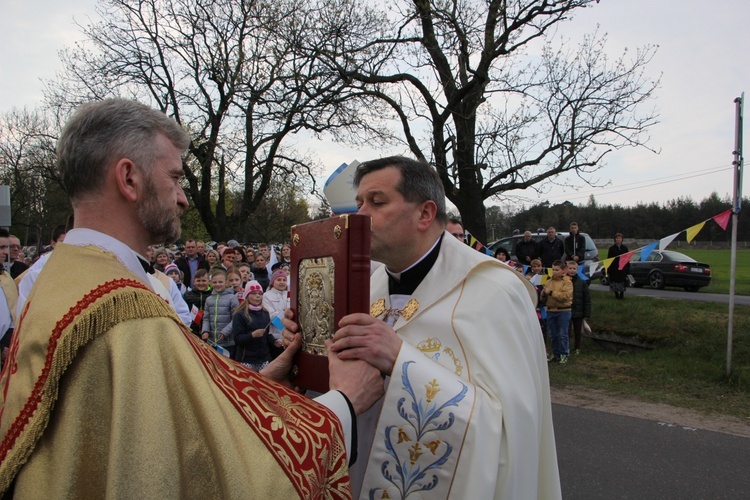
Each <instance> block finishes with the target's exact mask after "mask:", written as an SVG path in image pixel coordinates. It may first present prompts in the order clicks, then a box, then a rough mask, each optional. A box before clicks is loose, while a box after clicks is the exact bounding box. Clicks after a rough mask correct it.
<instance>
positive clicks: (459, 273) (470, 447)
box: [284, 157, 561, 499]
mask: <svg viewBox="0 0 750 500" xmlns="http://www.w3.org/2000/svg"><path fill="white" fill-rule="evenodd" d="M354 186H355V187H357V196H356V201H357V206H358V207H359V213H361V214H364V215H369V216H370V217H372V259H373V260H375V261H378V262H382V263H383V264H384V265H383V266H380V267H379V268H378V269H376V270H375V271H374V273H373V274H372V277H371V284H370V286H371V288H370V298H371V306H370V314H352V315H348V316H345V317H344V318H343V319H342V320H341V322H340V323H339V327H340V329H339V330H338V331H337V332H336V334H335V336H334V344H333V346H332V348H331V351H332V352H336V353H338V355H339V357H340V358H341V359H345V358H346V359H363V360H367V361H368V362H369V363H371V364H372V365H373V366H376V367H377V368H378V369H379V370H380V371H381V373H382V374H383V375H385V376H387V377H390V380H389V381H386V394H385V396H384V397H383V398H382V399H381V400H380V401H379V402H378V403H377V404H376V405H374V406H373V407H372V408H371V409H370V410H369V411H368V412H366V413H365V414H363V415H361V416H360V417H359V418H358V429H359V430H360V433H359V438H358V439H359V449H360V453H363V454H364V453H368V452H369V456H367V457H366V459H365V460H361V461H358V462H357V464H355V466H354V467H353V468H352V469H351V472H350V473H351V477H352V487H353V493H354V496H355V497H356V498H404V497H406V496H407V495H408V494H413V495H415V496H419V497H420V498H422V497H424V498H447V497H448V496H450V497H452V498H524V499H530V498H544V499H555V498H560V495H561V493H560V483H559V476H558V470H557V459H556V451H555V442H554V435H553V430H552V415H551V409H550V396H549V382H548V378H547V377H548V375H547V364H546V360H545V351H544V346H543V345H542V336H541V335H540V334H539V324H538V322H537V318H536V314H535V311H534V302H533V299H532V295H535V292H534V291H533V289H532V287H531V286H530V284H528V281H527V280H525V279H523V277H521V276H520V275H519V274H518V273H516V272H515V271H513V270H512V269H511V268H509V267H507V266H504V265H503V264H501V263H500V262H499V261H497V260H495V259H491V258H489V257H487V256H486V255H483V254H481V253H480V252H476V251H474V250H472V249H471V248H470V247H468V246H466V245H464V244H462V243H460V242H458V241H456V238H453V237H451V235H450V234H448V233H447V232H446V231H445V225H446V222H447V215H446V212H445V194H444V192H443V188H442V184H441V182H440V179H439V178H438V176H437V173H436V172H435V171H434V170H433V169H432V168H431V167H430V166H429V165H427V164H425V163H422V162H417V161H414V160H410V159H408V158H403V157H390V158H383V159H379V160H374V161H370V162H366V163H363V164H362V165H360V166H359V167H358V169H357V172H356V174H355V176H354ZM290 317H291V315H290V314H289V315H287V317H286V318H285V326H286V327H287V330H286V331H285V332H284V336H285V339H286V341H287V342H288V341H291V340H292V339H295V338H297V337H298V335H294V334H293V333H292V332H293V331H296V329H297V328H296V325H295V324H294V323H292V322H291V321H290ZM362 458H365V457H364V456H363V457H362ZM425 473H426V474H425Z"/></svg>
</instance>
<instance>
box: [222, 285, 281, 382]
mask: <svg viewBox="0 0 750 500" xmlns="http://www.w3.org/2000/svg"><path fill="white" fill-rule="evenodd" d="M244 292H245V300H244V301H243V302H242V304H240V305H239V306H238V307H237V309H236V310H235V313H234V318H232V336H233V337H234V341H235V343H236V344H237V346H236V347H237V350H236V354H235V358H234V359H236V360H237V361H239V362H240V363H242V364H243V365H245V366H247V367H249V368H250V369H252V370H255V371H260V370H261V369H262V368H263V367H264V366H266V365H267V364H268V363H269V362H270V361H271V359H272V358H273V356H272V354H271V349H272V348H273V347H281V341H280V340H278V341H277V340H275V339H274V338H273V336H272V335H271V334H270V333H269V332H268V327H269V325H270V324H271V317H270V316H269V314H268V311H266V310H265V309H263V288H262V287H261V286H260V283H258V282H257V281H255V280H253V281H249V282H248V283H247V285H246V286H245V290H244Z"/></svg>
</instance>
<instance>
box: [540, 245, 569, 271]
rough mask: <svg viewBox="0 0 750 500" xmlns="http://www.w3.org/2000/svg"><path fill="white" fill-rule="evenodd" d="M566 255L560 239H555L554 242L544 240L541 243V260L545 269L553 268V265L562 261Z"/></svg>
mask: <svg viewBox="0 0 750 500" xmlns="http://www.w3.org/2000/svg"><path fill="white" fill-rule="evenodd" d="M564 254H565V249H564V248H563V242H562V240H561V239H560V238H555V239H554V240H552V241H550V240H549V238H544V239H543V240H542V241H540V242H539V259H540V260H541V261H542V266H544V267H548V268H549V267H552V263H553V262H554V261H556V260H562V258H563V255H564Z"/></svg>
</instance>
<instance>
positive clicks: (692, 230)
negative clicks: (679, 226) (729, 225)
mask: <svg viewBox="0 0 750 500" xmlns="http://www.w3.org/2000/svg"><path fill="white" fill-rule="evenodd" d="M705 225H706V221H703V222H699V223H698V224H696V225H694V226H693V227H689V228H687V242H688V243H690V242H691V241H693V240H694V239H695V237H696V236H698V233H700V232H701V229H703V226H705Z"/></svg>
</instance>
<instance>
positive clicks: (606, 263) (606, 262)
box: [602, 257, 617, 269]
mask: <svg viewBox="0 0 750 500" xmlns="http://www.w3.org/2000/svg"><path fill="white" fill-rule="evenodd" d="M616 258H617V257H612V258H610V259H604V260H603V261H602V266H604V268H605V269H609V266H611V265H612V263H613V262H614V261H615V259H616Z"/></svg>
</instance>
